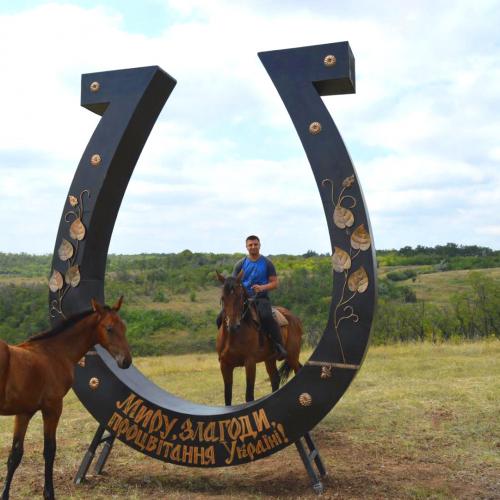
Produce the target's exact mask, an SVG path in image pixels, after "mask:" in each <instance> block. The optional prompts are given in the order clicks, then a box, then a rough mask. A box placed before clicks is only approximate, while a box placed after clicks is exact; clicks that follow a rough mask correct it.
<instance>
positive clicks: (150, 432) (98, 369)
mask: <svg viewBox="0 0 500 500" xmlns="http://www.w3.org/2000/svg"><path fill="white" fill-rule="evenodd" d="M328 55H334V56H335V57H334V60H335V62H334V64H333V63H332V61H333V59H332V58H329V59H326V56H328ZM259 57H260V58H261V60H262V62H263V64H264V66H265V68H266V70H267V71H268V73H269V75H270V76H271V78H272V80H273V82H274V84H275V85H276V88H277V89H278V92H279V93H280V96H281V97H282V99H283V102H284V103H285V106H286V107H287V110H288V112H289V114H290V116H291V118H292V121H293V123H294V125H295V128H296V129H297V133H298V135H299V137H300V139H301V141H302V144H303V146H304V149H305V151H306V154H307V157H308V159H309V162H310V165H311V168H312V170H313V173H314V175H315V178H316V182H317V184H318V189H319V192H320V195H321V199H322V201H323V206H324V209H325V214H326V219H327V225H328V229H329V232H330V237H331V242H332V249H333V250H334V261H333V264H334V268H335V269H337V270H336V271H334V273H333V274H334V275H335V276H334V286H333V293H332V305H331V307H330V317H329V320H328V323H327V325H326V328H325V331H324V334H323V336H322V338H321V340H320V342H319V345H318V346H317V348H316V349H315V350H314V352H313V354H312V356H311V360H310V362H308V363H306V365H305V366H304V367H303V368H302V370H301V371H300V373H299V374H298V375H297V376H295V377H294V378H293V379H292V380H291V381H290V382H289V383H288V384H286V385H285V386H284V387H283V388H281V389H280V390H279V391H277V392H276V393H274V394H272V395H269V396H267V397H265V398H263V399H260V400H258V401H254V402H252V403H249V404H245V405H239V406H232V407H207V406H203V405H199V404H196V403H192V402H190V401H185V400H183V399H181V398H178V397H176V396H174V395H172V394H169V393H167V392H166V391H164V390H162V389H161V388H159V387H157V386H156V385H155V384H154V383H152V382H151V381H150V380H148V379H147V378H146V377H144V375H142V374H141V373H140V372H139V371H138V370H137V369H136V368H134V367H133V366H132V367H130V368H129V369H127V370H121V369H119V368H118V367H117V366H116V363H115V361H114V360H112V359H111V358H110V356H109V355H108V354H107V353H106V352H105V351H104V350H103V349H101V348H100V347H99V346H97V348H96V352H94V353H89V354H88V355H87V356H86V359H85V362H84V363H82V365H83V366H80V365H79V366H77V367H76V378H75V384H74V390H75V392H76V393H77V395H78V397H79V398H80V400H81V401H82V403H83V404H84V405H85V407H86V408H87V409H88V410H89V412H90V413H91V414H92V415H93V416H94V417H95V418H96V419H97V420H98V421H99V422H100V424H104V425H105V426H106V428H107V429H108V430H109V431H110V432H111V433H113V434H115V435H116V437H117V438H118V439H120V440H122V441H123V442H125V443H126V444H127V445H129V446H131V447H132V448H135V449H136V450H138V451H141V452H142V453H145V454H147V455H149V456H151V457H154V458H157V459H160V460H163V461H166V462H171V463H175V464H181V465H187V466H198V467H214V466H226V465H237V464H241V463H245V462H249V461H252V460H257V459H260V458H263V457H265V456H268V455H270V454H272V453H275V452H276V451H279V450H280V449H282V448H284V447H286V446H288V445H290V444H292V443H294V442H295V441H297V440H298V439H299V438H300V437H301V436H303V435H304V434H305V433H306V432H308V431H309V430H310V429H312V428H313V427H314V426H315V425H316V424H317V423H318V422H319V421H320V420H321V419H322V418H323V417H324V416H325V415H326V414H327V413H328V412H329V411H330V409H331V408H332V407H333V406H334V405H335V404H336V403H337V401H338V400H339V399H340V397H341V396H342V395H343V394H344V392H345V390H346V389H347V387H348V386H349V384H350V383H351V381H352V379H353V378H354V376H355V374H356V372H357V369H359V366H360V365H361V363H362V361H363V357H364V355H365V352H366V348H367V344H368V338H369V333H370V326H371V322H372V317H373V310H374V305H375V290H376V283H375V268H374V258H373V244H371V237H369V236H368V240H369V241H368V246H366V245H367V243H366V242H367V236H366V235H367V234H368V235H369V234H371V231H370V225H369V221H368V215H367V213H366V210H365V207H364V202H363V198H362V194H361V189H360V186H359V182H358V180H357V178H356V174H355V172H354V169H353V166H352V163H351V161H350V158H349V155H348V153H347V150H346V148H345V146H344V144H343V142H342V139H341V137H340V134H339V133H338V130H337V128H336V126H335V124H334V122H333V120H332V119H331V117H330V115H329V113H328V111H327V110H326V108H325V106H324V105H323V102H322V100H321V98H320V95H327V94H343V93H347V92H354V58H353V56H352V53H351V50H350V48H349V45H348V44H347V43H346V42H343V43H334V44H326V45H319V46H313V47H302V48H297V49H287V50H279V51H272V52H264V53H260V54H259ZM327 62H328V64H327ZM95 82H97V83H98V85H96V84H95ZM174 85H175V80H173V79H172V78H171V77H169V76H168V75H167V74H166V73H164V72H163V71H162V70H161V69H160V68H158V67H151V68H138V69H131V70H123V71H110V72H105V73H96V74H91V75H84V76H83V78H82V105H84V106H85V107H87V108H88V109H90V110H91V111H94V112H96V113H98V114H102V116H103V117H102V119H101V121H100V123H99V125H98V127H97V129H96V131H95V132H94V134H93V136H92V138H91V140H90V142H89V145H88V146H87V148H86V150H85V153H84V155H83V158H82V160H81V162H80V165H79V167H78V170H77V172H76V174H75V178H74V180H73V183H72V185H71V188H70V192H69V195H70V196H74V197H78V196H80V194H81V193H82V192H84V191H85V190H87V191H88V192H89V196H88V199H85V200H84V201H85V203H84V209H83V214H82V215H81V220H82V224H83V225H84V227H85V230H86V235H85V237H84V239H82V240H78V246H77V240H72V239H71V235H69V234H68V231H69V223H68V222H67V220H65V215H67V213H68V211H70V210H71V209H73V208H75V207H74V206H73V205H72V204H71V198H68V201H67V203H66V205H65V208H64V211H63V217H62V219H61V224H60V228H59V233H58V236H57V240H56V244H55V252H54V259H53V268H54V270H58V272H60V273H61V274H62V275H64V274H65V273H66V267H65V266H67V265H68V264H67V263H66V262H65V261H61V259H60V257H59V255H58V249H59V248H60V247H61V244H62V239H63V238H64V239H66V240H68V241H70V242H71V243H72V244H73V245H74V247H75V254H74V256H73V257H72V259H73V261H72V263H71V264H72V266H73V267H75V266H78V271H79V273H80V280H79V283H78V284H77V285H76V286H72V285H67V284H66V285H65V288H61V289H57V288H56V287H54V289H56V290H57V291H56V292H51V296H50V300H51V304H53V303H54V300H56V301H59V302H58V304H60V305H61V307H60V309H61V312H62V313H63V314H65V315H67V316H68V315H70V314H73V313H76V312H78V311H81V310H82V309H88V308H89V303H90V299H91V298H92V297H96V298H97V299H99V300H101V301H102V300H103V298H104V297H103V294H104V292H103V290H104V271H105V264H106V256H107V249H108V245H109V241H110V238H111V233H112V229H113V225H114V221H115V218H116V215H117V212H118V209H119V206H120V202H121V199H122V197H123V194H124V192H125V189H126V187H127V183H128V181H129V178H130V176H131V174H132V171H133V168H134V166H135V163H136V161H137V159H138V157H139V154H140V152H141V150H142V147H143V145H144V143H145V141H146V139H147V137H148V134H149V132H150V130H151V128H152V126H153V124H154V121H155V120H156V118H157V116H158V114H159V112H160V110H161V108H162V106H163V104H164V103H165V101H166V99H167V98H168V96H169V94H170V92H171V91H172V89H173V87H174ZM96 88H97V89H96ZM314 122H317V123H319V124H320V126H319V127H317V126H314V127H311V124H313V123H314ZM96 154H98V155H99V156H100V162H99V163H98V164H97V165H93V162H92V161H91V159H92V157H93V156H94V155H96ZM270 175H272V173H270ZM332 186H333V187H332ZM353 200H354V201H355V206H352V205H353ZM73 202H74V200H73ZM78 206H79V205H78ZM334 214H335V219H334ZM69 218H70V219H72V217H69ZM66 219H67V218H66ZM335 221H336V222H335ZM339 221H340V225H342V224H344V222H345V227H340V226H339ZM342 221H343V222H342ZM360 226H363V227H362V228H361V229H360ZM363 230H364V231H365V232H364V233H363ZM354 233H356V234H358V236H357V237H356V238H354V239H353V238H352V236H353V234H354ZM358 240H359V241H361V242H362V246H363V248H362V249H360V248H357V247H356V245H357V246H358V247H359V244H358V243H356V242H357V241H358ZM353 241H354V243H353ZM353 244H354V245H355V246H352V245H353ZM63 250H64V249H63ZM70 253H71V252H70ZM66 254H67V252H66V253H64V252H63V255H66ZM346 256H347V257H346ZM63 294H64V295H63ZM61 295H63V298H62V300H61V299H60V297H61ZM53 313H54V314H55V316H56V317H55V318H54V321H57V320H58V314H59V313H57V311H55V312H54V309H53ZM214 334H215V332H214ZM93 377H95V378H97V379H98V380H99V386H98V388H97V389H94V390H92V389H91V388H90V387H89V380H90V379H91V378H93ZM221 401H222V380H221Z"/></svg>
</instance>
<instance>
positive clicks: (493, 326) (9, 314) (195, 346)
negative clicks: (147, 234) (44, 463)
mask: <svg viewBox="0 0 500 500" xmlns="http://www.w3.org/2000/svg"><path fill="white" fill-rule="evenodd" d="M241 256H242V254H208V253H194V252H191V251H189V250H185V251H183V252H180V253H178V254H141V255H110V256H109V259H108V266H107V276H106V296H107V297H108V298H109V301H112V300H114V299H115V298H116V297H118V296H119V295H121V294H124V295H125V297H126V306H125V308H124V312H123V316H124V317H125V319H126V320H127V324H128V335H129V338H130V341H131V344H132V346H133V348H134V351H135V352H136V354H144V355H150V354H168V353H184V352H191V351H209V350H213V349H214V346H215V334H216V331H215V326H214V320H215V316H216V314H217V312H218V310H219V288H218V282H217V281H216V280H215V279H214V271H215V269H217V270H219V271H220V272H225V273H226V274H227V273H230V272H231V270H232V267H233V264H234V262H236V261H237V260H238V259H239V258H241ZM272 259H273V262H274V263H275V265H276V268H277V271H278V274H279V276H280V287H279V289H278V290H277V291H275V292H273V302H274V303H276V304H282V305H284V306H286V307H289V308H290V309H292V310H293V311H294V312H295V313H296V314H298V315H299V316H300V317H301V318H302V320H303V323H304V325H305V329H306V341H307V342H308V343H309V344H311V345H314V344H315V342H316V341H317V339H318V338H319V337H320V335H321V334H322V331H323V328H324V325H325V323H326V319H327V314H328V305H329V302H330V293H331V289H332V269H331V259H330V256H329V255H318V254H316V253H315V252H313V251H309V252H307V253H306V254H304V255H300V256H292V255H277V256H272ZM50 261H51V258H50V257H49V256H32V255H27V254H5V253H0V338H2V339H3V340H6V341H8V342H11V343H14V342H19V341H21V340H22V339H24V338H25V337H26V336H27V335H29V334H32V333H35V332H37V331H40V330H42V329H45V328H47V327H48V318H47V277H48V275H49V273H50ZM377 261H378V266H379V267H378V270H379V307H378V311H377V316H376V319H375V323H374V330H373V341H374V342H375V343H390V342H394V341H408V340H423V339H431V340H434V341H437V340H447V339H451V338H457V339H464V338H466V339H474V338H482V337H487V336H497V337H500V252H499V251H493V250H491V249H489V248H483V247H477V246H458V245H455V244H452V243H450V244H448V245H445V246H438V247H434V248H426V247H417V248H415V249H413V248H411V247H405V248H402V249H401V250H384V251H380V252H377ZM486 269H488V270H487V271H485V270H486ZM473 270H476V271H475V272H471V271H473Z"/></svg>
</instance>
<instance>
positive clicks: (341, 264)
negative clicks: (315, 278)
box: [332, 247, 351, 273]
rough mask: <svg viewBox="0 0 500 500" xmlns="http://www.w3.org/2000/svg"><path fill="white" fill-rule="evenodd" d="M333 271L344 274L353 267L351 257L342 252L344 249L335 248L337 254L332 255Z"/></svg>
mask: <svg viewBox="0 0 500 500" xmlns="http://www.w3.org/2000/svg"><path fill="white" fill-rule="evenodd" d="M332 264H333V269H334V270H335V271H337V272H338V273H342V272H344V271H345V270H346V269H350V267H351V257H349V254H348V253H347V252H346V251H344V250H342V248H339V247H335V252H334V253H333V255H332Z"/></svg>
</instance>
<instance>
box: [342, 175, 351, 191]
mask: <svg viewBox="0 0 500 500" xmlns="http://www.w3.org/2000/svg"><path fill="white" fill-rule="evenodd" d="M353 184H354V175H351V176H349V177H346V178H345V179H344V180H343V181H342V186H343V187H346V188H349V187H351V186H352V185H353Z"/></svg>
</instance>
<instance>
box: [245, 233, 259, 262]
mask: <svg viewBox="0 0 500 500" xmlns="http://www.w3.org/2000/svg"><path fill="white" fill-rule="evenodd" d="M245 244H246V247H247V250H248V255H250V257H252V258H257V257H258V256H259V254H260V240H259V237H258V236H255V235H254V234H251V235H250V236H248V237H247V239H246V240H245Z"/></svg>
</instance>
